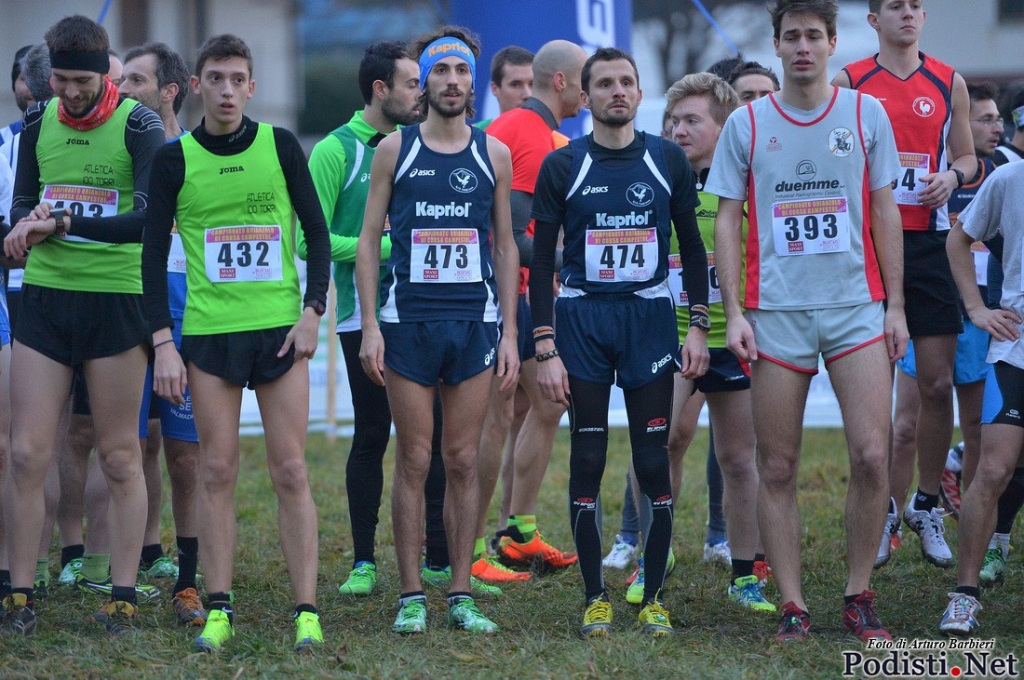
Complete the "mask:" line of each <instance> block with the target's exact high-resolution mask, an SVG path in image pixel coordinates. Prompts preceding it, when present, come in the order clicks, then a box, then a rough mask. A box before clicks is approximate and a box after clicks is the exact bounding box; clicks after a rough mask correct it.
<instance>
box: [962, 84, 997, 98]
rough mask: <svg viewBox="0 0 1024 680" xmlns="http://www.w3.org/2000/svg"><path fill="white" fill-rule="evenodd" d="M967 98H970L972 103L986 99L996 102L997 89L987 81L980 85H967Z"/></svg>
mask: <svg viewBox="0 0 1024 680" xmlns="http://www.w3.org/2000/svg"><path fill="white" fill-rule="evenodd" d="M967 96H968V97H970V100H971V101H972V102H983V101H985V100H986V99H991V100H992V101H995V100H996V97H998V96H999V88H998V87H996V85H995V83H990V82H988V81H985V82H982V83H968V84H967Z"/></svg>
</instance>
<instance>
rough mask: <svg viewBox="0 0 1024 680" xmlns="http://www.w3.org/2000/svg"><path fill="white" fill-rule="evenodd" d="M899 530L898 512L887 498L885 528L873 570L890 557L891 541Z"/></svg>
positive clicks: (892, 501) (894, 504)
mask: <svg viewBox="0 0 1024 680" xmlns="http://www.w3.org/2000/svg"><path fill="white" fill-rule="evenodd" d="M899 528H900V511H899V509H898V508H897V507H896V500H895V499H894V498H892V497H890V498H889V511H888V512H887V513H886V515H885V526H884V527H882V541H881V543H879V544H878V554H877V555H876V556H875V569H878V568H879V567H883V566H885V563H886V562H888V561H889V557H890V556H891V555H892V539H893V537H894V536H895V535H896V532H898V531H899Z"/></svg>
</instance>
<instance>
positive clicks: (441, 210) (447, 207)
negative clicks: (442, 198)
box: [416, 201, 473, 220]
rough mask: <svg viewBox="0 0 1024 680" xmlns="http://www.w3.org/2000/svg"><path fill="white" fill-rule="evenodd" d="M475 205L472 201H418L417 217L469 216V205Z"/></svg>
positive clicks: (436, 218) (437, 218)
mask: <svg viewBox="0 0 1024 680" xmlns="http://www.w3.org/2000/svg"><path fill="white" fill-rule="evenodd" d="M471 205H473V204H472V203H471V202H470V201H466V202H465V203H456V202H455V201H452V202H451V203H427V202H426V201H416V217H433V218H434V219H435V220H439V219H441V218H442V217H469V207H470V206H471Z"/></svg>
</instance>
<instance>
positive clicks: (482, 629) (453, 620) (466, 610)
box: [448, 597, 498, 635]
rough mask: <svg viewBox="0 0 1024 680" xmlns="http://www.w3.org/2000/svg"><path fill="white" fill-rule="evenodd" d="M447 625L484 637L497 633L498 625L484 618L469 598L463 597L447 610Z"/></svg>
mask: <svg viewBox="0 0 1024 680" xmlns="http://www.w3.org/2000/svg"><path fill="white" fill-rule="evenodd" d="M448 625H450V626H458V627H459V628H462V629H463V630H468V631H469V632H470V633H480V634H484V635H493V634H494V633H497V632H498V624H496V623H494V621H491V620H490V619H489V618H487V617H486V616H484V614H483V612H481V611H480V608H479V607H477V606H476V602H474V601H473V598H471V597H463V598H462V599H460V600H459V601H458V602H456V603H455V604H453V605H451V606H450V607H449V608H448Z"/></svg>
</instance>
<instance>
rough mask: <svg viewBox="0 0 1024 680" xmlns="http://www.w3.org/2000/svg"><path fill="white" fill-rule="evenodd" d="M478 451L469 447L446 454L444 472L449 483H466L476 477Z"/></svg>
mask: <svg viewBox="0 0 1024 680" xmlns="http://www.w3.org/2000/svg"><path fill="white" fill-rule="evenodd" d="M476 459H477V449H476V448H475V447H467V448H464V449H457V450H451V451H445V452H444V472H445V476H446V477H447V479H448V480H449V481H453V482H456V483H459V482H466V481H468V480H469V479H470V478H471V477H473V476H475V475H476Z"/></svg>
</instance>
